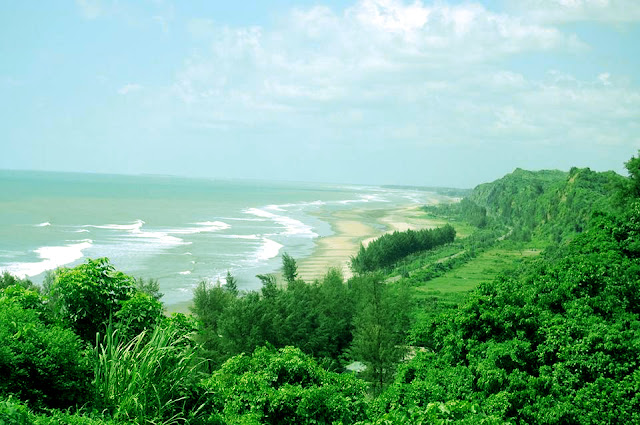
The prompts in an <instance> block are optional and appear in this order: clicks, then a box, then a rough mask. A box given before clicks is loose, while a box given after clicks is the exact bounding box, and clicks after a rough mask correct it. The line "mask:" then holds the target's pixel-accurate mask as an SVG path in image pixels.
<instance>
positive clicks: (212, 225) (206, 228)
mask: <svg viewBox="0 0 640 425" xmlns="http://www.w3.org/2000/svg"><path fill="white" fill-rule="evenodd" d="M193 224H195V225H196V226H198V227H185V228H183V229H169V230H166V231H165V232H166V233H168V234H171V235H195V234H198V233H208V232H217V231H219V230H226V229H229V228H230V227H231V225H230V224H227V223H224V222H222V221H203V222H200V223H193Z"/></svg>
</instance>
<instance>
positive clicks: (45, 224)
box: [35, 221, 51, 227]
mask: <svg viewBox="0 0 640 425" xmlns="http://www.w3.org/2000/svg"><path fill="white" fill-rule="evenodd" d="M47 226H51V223H49V222H48V221H45V222H44V223H40V224H36V225H35V227H47Z"/></svg>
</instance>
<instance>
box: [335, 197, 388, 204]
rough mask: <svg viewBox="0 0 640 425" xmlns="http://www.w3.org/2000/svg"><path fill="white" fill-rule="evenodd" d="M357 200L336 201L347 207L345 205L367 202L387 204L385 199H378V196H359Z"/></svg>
mask: <svg viewBox="0 0 640 425" xmlns="http://www.w3.org/2000/svg"><path fill="white" fill-rule="evenodd" d="M359 196H360V197H359V198H358V199H345V200H343V201H336V203H338V204H342V205H347V204H357V203H368V202H389V201H388V200H387V199H384V198H382V197H380V195H359Z"/></svg>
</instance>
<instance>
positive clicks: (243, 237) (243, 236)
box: [220, 235, 259, 240]
mask: <svg viewBox="0 0 640 425" xmlns="http://www.w3.org/2000/svg"><path fill="white" fill-rule="evenodd" d="M220 237H222V238H227V239H248V240H257V239H259V236H258V235H221V236H220Z"/></svg>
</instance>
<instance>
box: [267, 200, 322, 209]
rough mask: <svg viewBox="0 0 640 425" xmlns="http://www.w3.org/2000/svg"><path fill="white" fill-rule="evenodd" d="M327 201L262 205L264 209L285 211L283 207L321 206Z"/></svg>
mask: <svg viewBox="0 0 640 425" xmlns="http://www.w3.org/2000/svg"><path fill="white" fill-rule="evenodd" d="M326 204H327V203H326V202H324V201H320V200H317V201H311V202H298V203H292V204H280V205H267V206H266V207H264V208H265V209H269V210H276V211H285V210H284V208H296V207H297V208H300V207H308V206H321V205H326Z"/></svg>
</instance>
